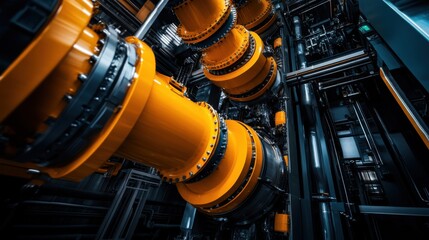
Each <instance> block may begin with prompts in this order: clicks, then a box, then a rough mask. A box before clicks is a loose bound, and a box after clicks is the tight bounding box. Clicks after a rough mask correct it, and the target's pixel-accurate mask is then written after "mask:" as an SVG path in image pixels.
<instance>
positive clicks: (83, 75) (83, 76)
mask: <svg viewBox="0 0 429 240" xmlns="http://www.w3.org/2000/svg"><path fill="white" fill-rule="evenodd" d="M77 79H78V80H79V81H81V82H85V81H86V80H87V79H88V76H86V75H85V74H79V75H78V76H77Z"/></svg>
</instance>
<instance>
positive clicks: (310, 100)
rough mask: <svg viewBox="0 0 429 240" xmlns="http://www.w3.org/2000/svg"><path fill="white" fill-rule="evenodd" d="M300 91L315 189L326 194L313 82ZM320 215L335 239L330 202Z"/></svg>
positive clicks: (297, 25)
mask: <svg viewBox="0 0 429 240" xmlns="http://www.w3.org/2000/svg"><path fill="white" fill-rule="evenodd" d="M293 23H294V31H295V40H296V48H297V55H298V64H299V68H300V69H305V68H306V67H307V61H306V59H305V51H304V43H303V42H302V35H301V34H302V29H301V21H300V19H299V17H298V16H295V17H294V18H293ZM300 93H301V106H302V112H303V120H304V126H305V129H306V135H307V136H308V137H309V139H308V145H309V151H310V157H311V167H312V173H313V176H314V183H315V185H316V189H315V190H316V192H317V193H318V194H320V196H325V195H326V194H327V193H329V186H328V183H327V179H326V176H325V171H324V170H323V165H324V164H329V163H325V162H323V158H322V157H321V149H320V145H319V144H320V141H319V137H318V134H317V131H316V116H315V110H316V109H315V107H314V105H315V104H317V103H316V102H315V97H314V93H313V89H312V86H311V84H310V83H304V84H302V85H301V86H300ZM319 217H320V222H321V225H322V227H321V229H322V231H323V232H322V237H323V239H334V238H335V234H334V230H333V221H332V217H331V207H330V204H329V203H328V202H326V201H320V202H319Z"/></svg>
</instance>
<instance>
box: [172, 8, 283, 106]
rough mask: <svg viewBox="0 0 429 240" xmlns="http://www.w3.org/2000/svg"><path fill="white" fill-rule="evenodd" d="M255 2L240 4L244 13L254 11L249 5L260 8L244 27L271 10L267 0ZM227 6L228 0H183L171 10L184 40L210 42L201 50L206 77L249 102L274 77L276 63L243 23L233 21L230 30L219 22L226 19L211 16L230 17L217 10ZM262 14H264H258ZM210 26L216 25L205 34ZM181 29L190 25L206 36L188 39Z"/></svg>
mask: <svg viewBox="0 0 429 240" xmlns="http://www.w3.org/2000/svg"><path fill="white" fill-rule="evenodd" d="M202 2H204V4H202ZM257 2H258V1H249V2H248V3H247V4H246V5H245V6H242V7H241V8H243V10H241V11H243V14H244V15H243V14H242V15H243V16H244V17H247V16H249V14H250V13H252V14H253V13H254V12H252V11H250V10H249V9H256V10H258V11H262V12H257V13H258V15H257V17H256V20H254V19H252V20H251V21H250V20H249V21H250V22H249V23H246V24H247V27H254V26H256V25H258V24H260V23H263V22H264V20H265V19H266V17H267V16H269V14H270V12H271V8H272V7H271V3H270V2H269V1H262V2H261V3H257ZM222 4H223V8H222V7H221V6H222ZM261 4H262V5H261ZM229 6H230V2H229V1H227V0H208V1H194V0H185V1H183V2H182V3H181V4H180V5H177V6H175V7H174V8H173V10H174V12H175V13H176V16H177V17H178V19H179V21H180V23H181V24H180V26H179V28H178V34H179V36H180V37H182V38H183V40H184V41H185V42H187V43H189V44H191V45H192V44H201V43H205V44H208V45H209V46H208V47H206V48H204V49H202V50H201V51H202V59H201V62H202V64H203V66H204V74H205V75H206V77H207V78H208V79H209V80H211V81H212V82H213V83H214V84H215V85H217V86H219V87H221V88H223V89H224V91H225V92H226V93H227V95H228V96H229V98H230V99H232V100H234V101H238V102H248V101H252V100H255V99H257V98H259V97H261V96H262V95H263V94H264V93H265V92H267V91H268V90H269V89H270V88H271V86H272V85H273V83H274V82H275V80H276V75H277V66H276V64H275V61H273V59H272V58H267V57H265V56H264V55H263V54H262V52H263V49H264V44H263V42H262V40H261V38H260V37H259V36H258V35H257V34H256V33H254V32H250V35H249V33H248V31H247V30H246V29H245V28H244V27H243V26H241V25H235V22H233V23H232V27H231V30H228V28H226V30H225V29H223V28H222V25H223V24H228V23H223V22H220V21H219V19H218V18H215V17H212V16H222V19H224V18H227V17H229V14H225V12H227V11H220V9H225V8H228V7H229ZM259 8H261V9H259ZM239 11H240V10H239ZM249 11H250V13H249ZM262 13H263V14H262ZM230 14H234V13H230ZM261 14H262V15H264V16H259V15H261ZM238 15H239V16H238V19H240V13H239V14H238ZM265 15H267V16H265ZM244 17H241V19H243V18H244ZM252 17H255V16H252ZM209 26H217V27H216V28H212V29H211V30H210V34H208V33H207V29H209ZM245 27H246V26H245ZM183 29H192V31H191V32H192V35H195V36H196V35H198V36H200V35H204V34H205V35H204V36H205V37H204V38H202V37H198V38H197V37H195V38H193V39H192V41H190V40H189V35H190V33H189V32H187V31H184V30H183ZM206 33H207V34H206ZM215 36H216V37H215ZM209 37H212V38H209ZM208 39H209V40H208ZM207 41H209V43H207ZM210 41H212V42H210ZM267 62H269V63H267Z"/></svg>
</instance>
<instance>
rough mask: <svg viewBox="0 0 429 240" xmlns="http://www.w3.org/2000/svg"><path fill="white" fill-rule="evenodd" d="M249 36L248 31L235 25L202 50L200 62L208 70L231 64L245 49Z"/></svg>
mask: <svg viewBox="0 0 429 240" xmlns="http://www.w3.org/2000/svg"><path fill="white" fill-rule="evenodd" d="M249 37H250V33H249V31H247V30H246V29H245V28H244V27H243V26H241V25H236V26H235V27H234V28H233V29H232V30H231V32H230V33H229V34H227V35H226V36H225V37H224V38H223V39H222V40H220V41H219V42H217V43H216V44H214V45H212V46H210V47H209V48H207V49H205V50H204V51H203V52H202V58H201V63H202V64H203V65H204V66H205V67H206V68H207V69H210V70H214V69H222V68H225V67H228V66H230V65H232V64H233V63H235V62H236V61H237V60H238V59H240V58H241V57H242V56H243V55H244V54H245V52H246V51H247V49H248V47H249Z"/></svg>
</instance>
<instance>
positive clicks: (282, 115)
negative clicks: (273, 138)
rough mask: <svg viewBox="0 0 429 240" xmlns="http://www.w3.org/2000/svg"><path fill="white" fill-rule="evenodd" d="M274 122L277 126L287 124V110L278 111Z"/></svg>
mask: <svg viewBox="0 0 429 240" xmlns="http://www.w3.org/2000/svg"><path fill="white" fill-rule="evenodd" d="M274 123H275V125H276V127H278V126H281V125H284V124H286V112H285V111H278V112H276V114H275V116H274Z"/></svg>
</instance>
